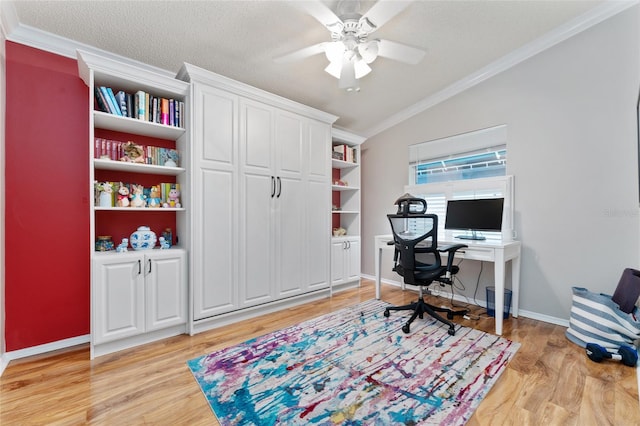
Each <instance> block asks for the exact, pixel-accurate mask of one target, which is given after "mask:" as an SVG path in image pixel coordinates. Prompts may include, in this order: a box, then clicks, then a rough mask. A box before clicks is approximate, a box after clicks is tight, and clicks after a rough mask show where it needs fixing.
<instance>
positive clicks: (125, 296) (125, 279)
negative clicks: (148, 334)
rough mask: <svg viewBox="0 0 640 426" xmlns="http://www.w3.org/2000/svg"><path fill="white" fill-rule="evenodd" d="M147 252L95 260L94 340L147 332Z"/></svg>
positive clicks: (93, 293) (99, 341)
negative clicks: (145, 322)
mask: <svg viewBox="0 0 640 426" xmlns="http://www.w3.org/2000/svg"><path fill="white" fill-rule="evenodd" d="M143 266H144V256H143V255H141V254H140V255H138V254H135V253H131V254H129V253H128V254H127V255H123V256H116V255H113V256H100V257H98V258H95V259H94V263H93V275H94V276H93V288H92V294H91V298H92V299H93V303H92V306H93V325H92V328H93V330H92V339H93V344H94V345H95V344H99V343H104V342H109V341H113V340H117V339H122V338H125V337H130V336H134V335H137V334H140V333H143V332H144V329H145V326H144V320H145V318H144V297H145V296H144V274H143Z"/></svg>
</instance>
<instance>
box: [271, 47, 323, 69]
mask: <svg viewBox="0 0 640 426" xmlns="http://www.w3.org/2000/svg"><path fill="white" fill-rule="evenodd" d="M326 44H327V43H326V42H322V43H318V44H314V45H312V46H307V47H305V48H303V49H300V50H296V51H293V52H291V53H287V54H286V55H283V56H279V57H277V58H274V62H276V63H278V64H283V63H287V62H295V61H300V60H302V59H306V58H308V57H310V56H314V55H317V54H318V53H324V52H325V45H326Z"/></svg>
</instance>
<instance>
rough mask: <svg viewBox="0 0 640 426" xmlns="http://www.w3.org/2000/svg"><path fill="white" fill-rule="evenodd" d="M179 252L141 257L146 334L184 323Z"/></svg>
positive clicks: (184, 287)
mask: <svg viewBox="0 0 640 426" xmlns="http://www.w3.org/2000/svg"><path fill="white" fill-rule="evenodd" d="M186 264H187V262H186V253H185V252H184V251H182V250H160V251H154V253H153V255H152V256H149V257H146V256H145V264H144V269H145V271H144V273H145V288H146V295H145V296H146V301H147V304H146V331H152V330H158V329H161V328H166V327H171V326H173V325H179V324H184V323H185V322H186V318H187V315H186V298H187V269H186V268H187V266H186Z"/></svg>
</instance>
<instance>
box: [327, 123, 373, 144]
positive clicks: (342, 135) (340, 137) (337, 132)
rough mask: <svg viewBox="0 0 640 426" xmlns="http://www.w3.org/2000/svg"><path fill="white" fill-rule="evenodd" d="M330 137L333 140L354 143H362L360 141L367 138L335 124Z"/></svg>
mask: <svg viewBox="0 0 640 426" xmlns="http://www.w3.org/2000/svg"><path fill="white" fill-rule="evenodd" d="M331 137H332V138H333V140H335V141H339V142H348V143H352V144H356V145H362V143H363V142H364V141H365V140H367V138H365V137H364V136H360V135H356V134H355V133H352V132H350V131H348V130H344V129H341V128H339V127H335V126H334V127H333V128H332V129H331Z"/></svg>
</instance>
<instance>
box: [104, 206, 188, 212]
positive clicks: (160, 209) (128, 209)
mask: <svg viewBox="0 0 640 426" xmlns="http://www.w3.org/2000/svg"><path fill="white" fill-rule="evenodd" d="M95 210H96V211H120V212H138V213H149V212H157V213H163V212H183V211H185V209H184V207H180V208H175V207H167V208H165V207H157V208H151V207H99V206H96V207H95Z"/></svg>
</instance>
